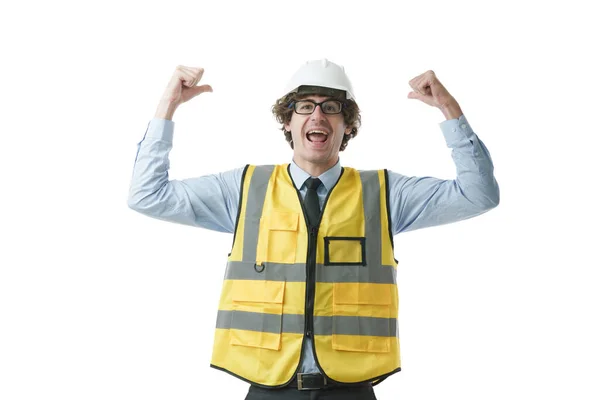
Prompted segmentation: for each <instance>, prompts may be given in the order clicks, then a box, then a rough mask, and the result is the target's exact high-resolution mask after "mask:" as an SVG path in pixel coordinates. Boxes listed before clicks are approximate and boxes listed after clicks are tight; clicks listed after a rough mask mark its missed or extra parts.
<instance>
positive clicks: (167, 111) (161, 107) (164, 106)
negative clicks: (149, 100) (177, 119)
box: [154, 101, 177, 121]
mask: <svg viewBox="0 0 600 400" xmlns="http://www.w3.org/2000/svg"><path fill="white" fill-rule="evenodd" d="M176 109H177V106H175V105H174V104H173V103H171V102H169V101H161V102H160V103H159V104H158V107H156V113H155V114H154V118H160V119H166V120H169V121H172V120H173V114H175V110H176Z"/></svg>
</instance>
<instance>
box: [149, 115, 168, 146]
mask: <svg viewBox="0 0 600 400" xmlns="http://www.w3.org/2000/svg"><path fill="white" fill-rule="evenodd" d="M174 128H175V122H174V121H172V120H170V119H161V118H153V119H152V120H151V121H150V123H148V128H147V129H146V133H145V134H144V139H145V138H146V137H151V138H154V139H160V140H163V141H165V142H170V143H173V131H174Z"/></svg>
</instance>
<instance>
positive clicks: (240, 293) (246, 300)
mask: <svg viewBox="0 0 600 400" xmlns="http://www.w3.org/2000/svg"><path fill="white" fill-rule="evenodd" d="M284 292H285V282H283V281H281V282H279V281H252V280H239V281H234V282H233V287H232V301H233V307H232V312H231V328H230V340H229V343H230V344H232V345H239V346H247V347H259V348H263V349H270V350H279V349H280V348H281V321H282V315H283V296H284Z"/></svg>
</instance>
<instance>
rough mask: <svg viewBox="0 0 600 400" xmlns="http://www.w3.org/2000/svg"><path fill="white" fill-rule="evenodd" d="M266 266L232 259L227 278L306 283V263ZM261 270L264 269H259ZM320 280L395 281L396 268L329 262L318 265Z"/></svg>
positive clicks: (229, 263) (269, 264)
mask: <svg viewBox="0 0 600 400" xmlns="http://www.w3.org/2000/svg"><path fill="white" fill-rule="evenodd" d="M262 265H263V266H264V269H261V268H256V269H255V268H254V262H244V261H229V262H228V263H227V269H226V270H225V279H232V280H258V281H262V280H265V281H286V282H304V281H305V280H306V278H305V277H306V265H304V264H277V263H270V262H263V264H262ZM258 271H261V272H258ZM316 280H317V282H361V283H396V268H394V267H392V266H388V265H368V266H366V267H363V266H361V265H328V266H323V264H317V276H316Z"/></svg>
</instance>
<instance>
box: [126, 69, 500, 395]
mask: <svg viewBox="0 0 600 400" xmlns="http://www.w3.org/2000/svg"><path fill="white" fill-rule="evenodd" d="M202 74H203V70H202V69H201V68H188V67H184V66H179V67H177V69H176V70H175V73H174V74H173V77H172V79H171V81H170V83H169V84H168V86H167V88H166V90H165V94H164V96H163V99H162V101H161V102H160V104H159V106H158V109H157V112H156V115H155V118H154V119H153V120H152V121H151V122H150V124H149V127H148V130H147V132H146V135H145V137H144V139H143V140H142V141H141V142H140V143H139V147H138V154H137V157H136V162H135V166H134V171H133V176H132V182H131V188H130V193H129V200H128V204H129V207H131V208H132V209H134V210H136V211H139V212H141V213H144V214H146V215H149V216H151V217H155V218H160V219H164V220H168V221H172V222H178V223H182V224H189V225H194V226H199V227H204V228H207V229H213V230H217V231H224V232H231V233H234V239H233V246H232V249H231V253H230V254H229V257H228V259H227V269H226V272H225V279H224V282H223V288H222V294H221V301H220V304H219V311H218V316H217V322H216V329H215V336H214V348H213V357H212V362H211V366H213V367H215V368H218V369H221V370H223V371H226V372H229V373H230V374H232V375H234V376H236V377H238V378H241V379H243V380H245V381H247V382H249V383H250V384H251V386H250V389H249V392H248V396H247V397H246V399H262V398H268V399H309V398H310V399H315V398H323V399H325V398H326V399H350V398H351V399H373V398H375V396H374V393H373V387H372V386H373V384H377V383H379V382H381V381H382V380H383V379H385V378H387V377H388V376H389V375H391V374H393V373H395V372H398V371H400V350H399V340H398V333H397V318H398V292H397V286H396V267H397V263H398V262H397V260H396V259H395V258H394V252H393V236H394V235H395V234H397V233H400V232H406V231H409V230H415V229H420V228H424V227H428V226H434V225H441V224H447V223H450V222H455V221H459V220H464V219H467V218H471V217H474V216H476V215H480V214H482V213H484V212H487V211H489V210H490V209H492V208H494V207H495V206H497V205H498V203H499V189H498V184H497V182H496V180H495V178H494V176H493V165H492V161H491V158H490V155H489V152H488V151H487V148H486V147H485V145H484V144H483V142H482V141H481V140H480V139H479V138H478V137H477V135H475V133H474V132H473V130H472V129H471V128H470V126H469V124H468V122H467V120H466V119H465V117H464V115H463V113H462V111H461V109H460V107H459V105H458V103H457V101H456V100H455V99H454V98H453V97H452V96H451V95H450V94H449V93H448V91H447V90H446V89H445V88H444V86H443V85H442V84H441V83H440V81H439V80H438V79H437V77H436V76H435V74H434V73H433V71H427V72H425V73H423V74H422V75H419V76H417V77H416V78H414V79H412V80H411V81H410V82H409V85H410V86H411V87H412V88H413V92H411V93H409V95H408V97H409V98H412V99H418V100H421V101H423V102H424V103H426V104H428V105H430V106H433V107H437V108H439V109H440V111H442V113H443V114H444V116H445V117H446V121H444V122H442V123H441V124H440V127H441V128H442V131H443V133H444V136H445V139H446V142H447V144H448V147H452V148H453V159H454V161H455V163H456V168H457V179H456V180H441V179H436V178H432V177H406V176H403V175H400V174H397V173H393V172H391V171H388V170H378V171H358V170H355V169H353V168H349V167H341V165H340V161H339V152H340V151H342V150H344V149H345V147H346V146H347V144H348V141H349V140H350V139H351V138H353V137H354V136H356V135H357V133H358V128H359V126H360V110H359V108H358V105H357V103H356V99H355V97H354V92H353V90H352V85H351V83H350V80H349V79H348V76H347V75H346V73H345V71H344V69H343V67H341V66H339V65H337V64H335V63H332V62H330V61H328V60H318V61H310V62H307V63H306V64H305V65H303V66H302V67H301V68H300V69H299V70H298V71H297V72H296V74H294V75H293V76H292V78H291V80H290V81H289V83H288V85H287V87H286V89H285V90H284V91H283V93H282V97H281V98H280V99H278V100H277V102H276V103H275V105H274V106H273V113H274V115H275V117H276V118H277V120H278V121H279V122H280V123H281V124H282V130H283V131H284V134H285V137H286V140H287V141H288V142H289V144H290V146H291V147H292V149H293V159H292V162H291V163H290V164H284V165H275V166H273V165H270V166H254V165H247V166H245V167H243V168H239V169H235V170H232V171H228V172H224V173H220V174H216V175H210V176H203V177H198V178H190V179H185V180H183V181H177V180H171V181H169V179H168V172H167V171H168V165H169V161H168V153H169V151H170V149H171V143H172V135H173V122H172V117H173V113H174V112H175V110H176V109H177V107H178V106H179V105H180V104H182V103H184V102H186V101H188V100H190V99H191V98H193V97H194V96H196V95H198V94H200V93H203V92H206V91H212V88H211V87H210V86H209V85H201V86H196V84H197V83H198V82H199V81H200V79H201V77H202Z"/></svg>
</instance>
